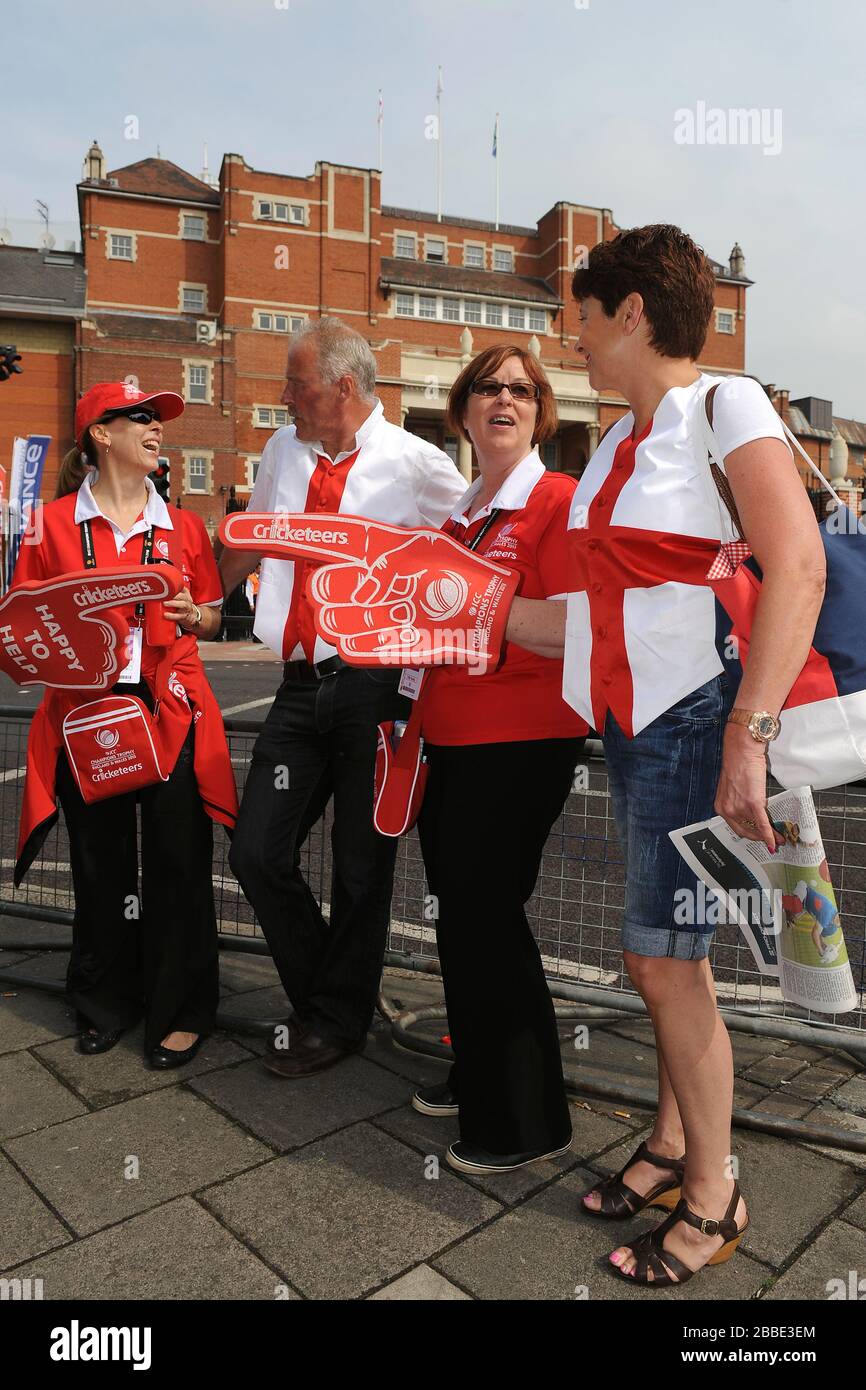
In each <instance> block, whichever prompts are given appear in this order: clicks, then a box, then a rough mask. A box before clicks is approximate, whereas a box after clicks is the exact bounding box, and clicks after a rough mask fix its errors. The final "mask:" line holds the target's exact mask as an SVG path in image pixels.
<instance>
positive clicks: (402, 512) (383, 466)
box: [249, 400, 466, 662]
mask: <svg viewBox="0 0 866 1390" xmlns="http://www.w3.org/2000/svg"><path fill="white" fill-rule="evenodd" d="M465 488H466V482H465V479H464V478H462V477H461V475H460V473H459V472H458V471H457V469H456V468H455V466H454V464H453V463H452V461H451V459H450V458H448V456H447V454H444V453H442V451H441V449H437V448H436V446H435V445H434V444H429V443H428V442H427V441H426V440H425V439H420V438H419V437H418V435H415V434H411V433H410V432H409V431H408V430H404V429H401V428H400V427H399V426H398V425H392V424H390V423H389V422H388V421H387V420H386V419H385V418H384V413H383V408H382V403H381V401H378V400H377V401H376V404H375V406H374V408H373V409H372V411H371V412H370V414H369V415H368V416H367V419H366V420H365V421H364V423H363V424H362V425H361V428H360V429H359V430H358V432H357V434H356V435H355V448H354V450H351V451H347V452H345V453H342V454H339V455H338V457H337V458H336V459H331V458H329V457H328V455H327V454H326V453H325V451H324V448H323V446H322V445H321V443H318V444H312V443H305V442H304V441H302V440H300V439H298V437H297V435H296V433H295V427H294V425H286V426H284V427H283V428H282V429H279V430H277V431H276V433H275V434H273V435H272V436H271V438H270V439H269V440H268V442H267V444H266V445H265V448H264V452H263V453H262V460H261V463H260V464H259V471H258V475H257V477H256V484H255V487H254V488H253V492H252V496H251V497H250V502H249V510H250V511H251V512H310V513H315V512H317V511H319V512H343V513H345V514H346V515H349V516H362V517H369V518H371V519H372V520H373V521H388V522H391V523H392V524H393V525H396V526H433V527H437V528H438V527H440V526H441V525H442V522H443V521H444V520H445V518H446V517H447V516H448V515H449V514H450V512H451V510H452V508H453V507H454V505H455V503H456V502H457V500H458V499H459V498H460V497H461V496H462V494H463V492H464V490H465ZM299 568H300V570H301V575H300V579H301V584H300V586H298V590H299V591H298V592H297V593H296V592H295V590H296V583H295V581H296V579H297V578H298V570H299ZM307 572H308V567H307V564H306V563H305V562H304V561H298V562H295V561H292V560H271V559H266V560H263V561H262V567H261V583H260V585H259V594H258V599H257V601H256V618H255V627H254V631H255V634H256V636H257V637H258V638H259V639H260V641H262V642H264V643H265V645H266V646H268V647H270V648H271V650H272V651H274V652H276V653H277V655H278V656H281V657H282V658H283V660H284V661H302V660H307V661H316V662H320V661H327V660H328V659H329V657H332V656H336V654H337V653H336V648H335V647H332V646H330V645H329V644H328V643H327V642H324V641H323V640H322V638H321V637H319V635H318V634H317V633H316V632H315V629H314V626H313V622H312V613H311V611H310V607H309V604H308V602H307V600H306V597H305V596H304V595H303V593H302V588H303V582H304V580H305V578H306V574H307Z"/></svg>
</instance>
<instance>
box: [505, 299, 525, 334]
mask: <svg viewBox="0 0 866 1390" xmlns="http://www.w3.org/2000/svg"><path fill="white" fill-rule="evenodd" d="M515 314H519V315H520V321H519V322H518V323H512V322H511V320H512V318H513V316H514V315H515ZM505 317H506V319H507V320H508V327H509V328H512V329H514V330H515V331H516V332H518V333H525V332H526V306H525V305H523V304H507V305H506V308H505Z"/></svg>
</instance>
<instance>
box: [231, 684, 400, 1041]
mask: <svg viewBox="0 0 866 1390" xmlns="http://www.w3.org/2000/svg"><path fill="white" fill-rule="evenodd" d="M399 675H400V673H399V672H395V671H382V670H377V671H368V670H358V669H352V668H349V667H344V668H342V669H340V670H338V671H336V672H334V673H333V674H331V675H327V676H325V677H323V678H322V680H320V681H317V682H315V683H309V684H296V683H294V682H288V681H284V682H283V684H282V685H281V686H280V688H279V690H278V691H277V693H276V696H275V699H274V703H273V705H272V706H271V710H270V712H269V714H268V717H267V719H266V720H265V723H264V727H263V729H262V732H261V734H260V735H259V737H258V739H257V740H256V744H255V747H254V748H253V756H252V763H251V766H250V770H249V772H248V774H247V781H246V786H245V788H244V795H243V801H242V803H241V810H240V816H239V819H238V824H237V829H236V830H235V833H234V837H233V839H232V848H231V855H230V859H229V862H230V864H231V867H232V871H233V873H234V874H235V876H236V878H237V879H238V882H239V883H240V885H241V887H242V888H243V890H244V893H245V894H246V896H247V898H248V899H249V901H250V903H251V904H252V906H253V908H254V909H255V912H256V915H257V917H258V919H259V922H260V923H261V926H262V930H263V932H264V934H265V937H266V939H267V942H268V946H269V947H270V950H271V955H272V956H273V960H274V964H275V965H276V967H277V970H278V972H279V976H280V980H281V981H282V984H283V988H284V989H285V991H286V994H287V995H288V997H289V999H290V1001H291V1003H292V1006H293V1008H294V1010H295V1013H296V1014H297V1015H298V1016H299V1017H300V1018H301V1019H303V1020H304V1021H305V1022H306V1023H308V1024H309V1025H310V1027H311V1029H312V1030H313V1031H314V1032H315V1033H317V1034H318V1035H319V1036H320V1037H323V1038H326V1039H327V1040H328V1041H329V1042H332V1043H334V1044H336V1045H338V1046H345V1047H349V1046H352V1045H354V1044H355V1043H358V1042H361V1041H362V1040H363V1038H364V1037H365V1036H366V1033H367V1029H368V1028H369V1026H370V1022H371V1020H372V1017H373V1010H374V1008H375V1004H376V995H377V993H378V988H379V980H380V977H381V974H382V959H383V956H384V954H385V943H386V940H387V934H388V923H389V917H390V911H391V889H392V885H393V879H394V861H395V858H396V854H397V841H396V840H394V839H388V838H386V837H385V836H383V835H379V834H377V832H376V830H375V829H374V828H373V772H374V767H375V760H376V725H377V724H378V723H379V722H381V721H383V720H386V719H395V718H406V717H408V709H409V702H408V701H407V700H405V699H404V698H403V697H402V696H400V695H398V694H397V683H398V681H399ZM332 796H333V798H334V822H333V828H332V832H331V845H332V851H333V876H332V883H331V910H330V920H329V921H326V920H325V918H324V916H323V915H322V911H321V908H320V907H319V904H318V902H317V901H316V899H315V897H314V896H313V893H312V892H311V890H310V887H309V885H308V884H307V883H306V881H305V880H304V877H303V875H302V874H301V871H300V854H301V848H302V846H303V844H304V842H305V840H306V838H307V836H308V834H309V832H310V830H311V828H312V827H313V825H315V823H316V821H317V820H318V819H319V818H320V816H321V815H322V814H323V812H324V810H325V807H326V806H327V804H328V802H329V800H330V799H331V797H332Z"/></svg>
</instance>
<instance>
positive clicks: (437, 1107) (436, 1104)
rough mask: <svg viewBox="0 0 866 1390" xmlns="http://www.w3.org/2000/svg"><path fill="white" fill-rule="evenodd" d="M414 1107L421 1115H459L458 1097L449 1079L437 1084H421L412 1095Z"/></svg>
mask: <svg viewBox="0 0 866 1390" xmlns="http://www.w3.org/2000/svg"><path fill="white" fill-rule="evenodd" d="M412 1109H413V1110H417V1111H418V1113H419V1114H421V1115H459V1114H460V1106H459V1105H458V1104H457V1097H456V1096H455V1095H454V1092H453V1091H452V1090H451V1087H450V1086H449V1085H448V1082H447V1081H440V1082H439V1083H438V1085H435V1086H419V1087H418V1090H417V1091H416V1092H415V1094H414V1095H413V1097H412Z"/></svg>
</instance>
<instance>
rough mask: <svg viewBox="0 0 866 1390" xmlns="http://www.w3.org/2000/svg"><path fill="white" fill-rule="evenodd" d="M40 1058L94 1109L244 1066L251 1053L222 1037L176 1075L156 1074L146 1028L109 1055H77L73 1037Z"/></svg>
mask: <svg viewBox="0 0 866 1390" xmlns="http://www.w3.org/2000/svg"><path fill="white" fill-rule="evenodd" d="M35 1050H36V1054H37V1056H38V1057H40V1058H42V1059H43V1060H44V1061H45V1063H46V1065H47V1066H49V1067H50V1068H51V1070H52V1071H53V1072H54V1073H55V1074H56V1075H57V1076H59V1077H60V1078H61V1080H63V1081H65V1082H67V1083H68V1084H69V1085H70V1086H73V1087H74V1088H75V1090H76V1091H78V1092H79V1094H80V1095H82V1096H84V1097H85V1099H86V1100H87V1102H88V1103H89V1104H90V1105H91V1106H94V1107H97V1108H98V1107H101V1106H104V1105H115V1104H117V1102H118V1101H123V1100H131V1099H132V1097H133V1096H139V1095H144V1094H145V1092H147V1091H158V1090H162V1089H163V1088H164V1087H166V1086H177V1085H179V1084H180V1083H181V1082H185V1081H188V1080H189V1079H190V1077H193V1076H198V1075H200V1074H201V1073H202V1072H207V1071H212V1070H213V1069H214V1068H216V1067H225V1066H227V1065H228V1064H230V1063H232V1062H242V1061H244V1060H245V1059H247V1058H248V1057H249V1055H250V1053H249V1050H248V1049H247V1048H245V1047H243V1046H241V1044H239V1043H236V1042H234V1041H232V1040H231V1039H230V1038H228V1037H226V1035H225V1034H224V1033H214V1034H213V1035H212V1036H211V1037H209V1038H207V1039H206V1040H205V1042H204V1043H202V1046H201V1048H200V1050H199V1051H198V1052H197V1053H196V1055H195V1057H194V1058H193V1060H192V1061H191V1062H187V1063H186V1064H185V1065H184V1066H183V1067H181V1068H178V1070H176V1071H154V1070H153V1068H152V1067H150V1066H149V1065H148V1063H147V1061H146V1059H145V1056H144V1028H143V1026H142V1025H141V1024H139V1026H138V1027H137V1028H133V1029H131V1030H130V1031H129V1032H128V1033H125V1034H124V1035H123V1037H122V1038H121V1040H120V1042H119V1043H117V1044H116V1046H115V1047H113V1048H112V1049H111V1051H110V1052H100V1053H97V1055H96V1056H95V1057H88V1056H85V1055H84V1054H83V1053H81V1052H79V1051H78V1045H77V1042H76V1039H75V1038H64V1039H63V1040H62V1041H60V1042H53V1043H46V1044H44V1045H43V1046H41V1047H38V1048H36V1049H35Z"/></svg>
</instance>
